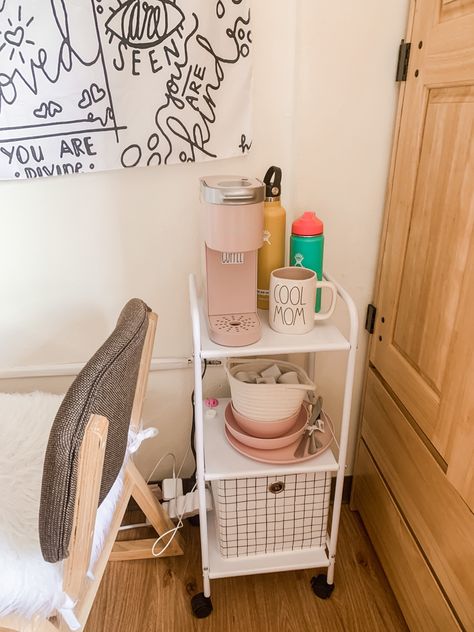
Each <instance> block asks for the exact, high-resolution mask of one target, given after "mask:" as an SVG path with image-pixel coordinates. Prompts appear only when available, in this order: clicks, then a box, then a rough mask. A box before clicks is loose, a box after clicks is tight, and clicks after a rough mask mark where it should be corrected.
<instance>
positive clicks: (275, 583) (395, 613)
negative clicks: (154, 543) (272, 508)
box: [85, 505, 408, 632]
mask: <svg viewBox="0 0 474 632" xmlns="http://www.w3.org/2000/svg"><path fill="white" fill-rule="evenodd" d="M339 534H340V535H339V545H338V554H337V558H336V574H335V589H334V592H333V594H332V596H331V598H330V599H327V600H320V599H318V598H317V597H315V596H314V595H313V593H312V591H311V587H310V583H309V582H310V579H311V577H312V576H313V575H314V570H305V571H290V572H285V573H271V574H267V575H251V576H247V577H233V578H229V579H217V580H212V581H211V591H212V602H213V606H214V612H213V613H212V614H211V615H210V617H208V618H207V619H196V618H195V617H193V615H192V613H191V607H190V597H191V595H193V594H195V593H196V592H200V591H201V590H202V584H201V567H200V550H199V529H197V528H193V527H190V526H189V525H187V524H186V525H185V527H184V528H183V536H184V538H185V544H186V548H185V554H184V556H181V557H173V558H164V559H161V560H144V561H142V560H139V561H133V562H114V563H109V565H108V567H107V570H106V573H105V575H104V579H103V580H102V584H101V587H100V589H99V593H98V595H97V598H96V601H95V604H94V607H93V610H92V612H91V615H90V617H89V622H88V624H87V626H86V631H85V632H112V631H113V632H188V631H189V632H201V631H203V630H206V632H231V631H232V632H249V631H253V630H255V631H261V632H266V631H267V630H271V631H272V632H306V631H308V632H323V631H324V632H368V631H370V632H378V631H380V632H407V630H408V628H407V626H406V624H405V622H404V619H403V616H402V614H401V612H400V609H399V608H398V605H397V603H396V601H395V598H394V596H393V593H392V592H391V590H390V587H389V585H388V582H387V579H386V577H385V575H384V574H383V571H382V569H381V567H380V564H379V562H378V560H377V558H376V555H375V553H374V551H373V549H372V546H371V545H370V542H369V540H368V537H367V534H366V532H365V530H364V527H363V525H362V523H361V521H360V518H359V516H358V514H357V513H354V512H351V511H350V509H349V508H348V506H347V505H343V507H342V515H341V524H340V530H339Z"/></svg>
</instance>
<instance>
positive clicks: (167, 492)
mask: <svg viewBox="0 0 474 632" xmlns="http://www.w3.org/2000/svg"><path fill="white" fill-rule="evenodd" d="M161 491H162V493H163V500H172V499H173V498H176V497H177V496H182V495H183V481H182V479H181V478H165V479H163V482H162V483H161Z"/></svg>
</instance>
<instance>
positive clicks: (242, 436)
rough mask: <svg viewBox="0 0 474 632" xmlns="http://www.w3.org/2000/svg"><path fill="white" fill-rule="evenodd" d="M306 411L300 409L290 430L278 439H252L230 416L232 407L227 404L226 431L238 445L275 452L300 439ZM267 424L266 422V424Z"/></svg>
mask: <svg viewBox="0 0 474 632" xmlns="http://www.w3.org/2000/svg"><path fill="white" fill-rule="evenodd" d="M307 417H308V416H307V414H306V409H305V408H303V407H302V408H301V410H300V414H299V415H298V417H297V419H296V421H295V422H294V423H293V425H292V426H291V428H290V429H289V430H287V431H286V432H285V433H284V434H282V435H281V436H279V437H265V438H264V437H254V436H252V435H250V434H247V433H246V432H245V431H244V430H243V429H242V427H241V426H240V424H238V423H237V421H236V419H235V417H234V415H233V414H232V407H231V405H230V404H229V405H228V406H227V408H226V411H225V425H226V428H227V431H228V432H229V433H230V434H231V435H232V436H233V437H234V438H235V439H237V441H240V443H243V444H244V445H247V446H249V447H251V448H257V449H258V450H277V449H278V448H284V447H285V446H287V445H290V444H291V443H295V441H297V439H298V437H300V436H301V435H302V434H303V432H304V431H305V428H306V421H307ZM266 423H268V422H266Z"/></svg>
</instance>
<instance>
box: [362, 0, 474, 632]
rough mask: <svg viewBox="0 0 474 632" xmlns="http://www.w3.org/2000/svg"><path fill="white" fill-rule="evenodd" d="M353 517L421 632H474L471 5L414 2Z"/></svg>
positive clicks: (473, 1) (471, 1) (451, 0)
mask: <svg viewBox="0 0 474 632" xmlns="http://www.w3.org/2000/svg"><path fill="white" fill-rule="evenodd" d="M406 41H408V42H410V43H411V46H410V57H409V62H408V67H407V76H406V82H404V83H403V84H402V85H401V92H400V100H399V107H398V113H397V123H396V131H395V137H394V148H393V154H392V164H391V171H390V177H389V185H388V191H387V202H386V210H385V221H384V230H383V236H382V243H381V251H380V260H379V269H378V275H377V284H376V295H375V299H374V305H375V307H376V317H375V326H374V331H373V335H372V340H371V345H370V352H369V363H368V368H367V378H366V385H365V395H364V403H363V409H362V422H361V434H360V439H359V443H358V448H357V459H356V465H355V471H354V485H353V493H352V506H353V508H355V509H357V510H358V511H359V512H360V515H361V517H362V519H363V521H364V524H365V526H366V528H367V531H368V533H369V536H370V538H371V540H372V542H373V544H374V547H375V549H376V551H377V554H378V556H379V558H380V561H381V563H382V565H383V567H384V570H385V572H386V575H387V577H388V579H389V581H390V583H391V585H392V588H393V590H394V593H395V595H396V597H397V599H398V601H399V603H400V606H401V608H402V611H403V613H404V616H405V618H406V621H407V624H408V626H409V627H410V629H411V630H412V631H414V632H418V631H425V630H426V631H427V632H435V631H440V632H449V631H451V630H468V631H473V630H474V515H473V511H474V0H416V2H414V3H413V5H412V7H411V13H410V19H409V25H408V34H407V40H406Z"/></svg>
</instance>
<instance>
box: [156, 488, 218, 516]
mask: <svg viewBox="0 0 474 632" xmlns="http://www.w3.org/2000/svg"><path fill="white" fill-rule="evenodd" d="M162 506H163V508H164V509H165V510H166V512H167V514H168V515H169V517H170V518H190V517H191V516H196V515H197V514H198V513H199V494H198V491H197V490H195V491H194V492H188V493H187V494H186V495H185V496H178V497H177V498H173V499H172V500H168V501H165V502H164V503H163V505H162ZM212 508H213V504H212V494H211V492H210V490H209V489H206V510H207V511H210V510H211V509H212Z"/></svg>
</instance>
